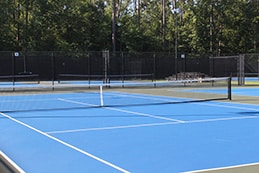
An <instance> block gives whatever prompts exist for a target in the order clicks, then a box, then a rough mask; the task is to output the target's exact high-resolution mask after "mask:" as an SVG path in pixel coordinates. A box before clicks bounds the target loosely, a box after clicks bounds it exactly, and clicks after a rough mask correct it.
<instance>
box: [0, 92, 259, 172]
mask: <svg viewBox="0 0 259 173" xmlns="http://www.w3.org/2000/svg"><path fill="white" fill-rule="evenodd" d="M239 91H240V92H241V91H242V89H238V90H235V89H234V90H233V94H235V93H236V92H239ZM249 91H250V90H249ZM251 93H253V94H252V95H254V93H257V95H256V96H259V95H258V89H257V90H251ZM248 95H250V93H248ZM103 96H104V100H103V101H104V104H109V103H110V102H111V101H113V102H115V103H118V104H121V103H123V105H125V106H107V107H100V106H98V105H100V99H99V93H91V94H88V93H80V92H78V93H73V94H72V93H57V94H43V95H30V96H24V95H19V94H17V96H8V95H6V96H1V97H0V99H1V100H0V107H1V110H2V112H1V113H0V133H1V135H0V150H1V151H3V152H4V153H5V154H6V155H7V156H8V157H9V158H10V159H12V160H13V161H14V162H15V163H16V164H17V165H18V166H19V167H20V168H21V169H22V170H24V171H25V172H27V173H47V172H62V173H72V172H85V173H88V172H89V173H115V172H124V173H126V172H132V173H178V172H188V171H195V170H204V169H214V168H222V167H230V166H239V165H244V164H253V163H259V140H258V139H259V133H258V131H259V125H258V124H259V105H258V104H241V103H234V102H231V101H226V102H218V101H208V102H192V103H182V104H152V103H153V102H154V100H155V101H157V100H161V101H171V100H181V99H180V98H172V97H165V96H155V95H146V94H127V93H124V92H107V93H104V95H103ZM115 96H116V97H115ZM258 100H259V99H258ZM25 101H26V102H25ZM14 102H15V104H13V103H14ZM143 102H145V103H148V104H146V105H137V104H138V103H143ZM132 103H136V105H135V106H134V105H132V106H130V104H132Z"/></svg>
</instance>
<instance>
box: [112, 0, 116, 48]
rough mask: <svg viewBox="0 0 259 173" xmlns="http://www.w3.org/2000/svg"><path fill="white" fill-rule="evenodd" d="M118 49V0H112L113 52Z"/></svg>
mask: <svg viewBox="0 0 259 173" xmlns="http://www.w3.org/2000/svg"><path fill="white" fill-rule="evenodd" d="M115 51H116V0H112V52H113V53H115Z"/></svg>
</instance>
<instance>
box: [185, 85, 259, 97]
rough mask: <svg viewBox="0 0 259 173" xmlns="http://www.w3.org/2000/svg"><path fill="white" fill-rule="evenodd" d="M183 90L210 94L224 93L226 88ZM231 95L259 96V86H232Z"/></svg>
mask: <svg viewBox="0 0 259 173" xmlns="http://www.w3.org/2000/svg"><path fill="white" fill-rule="evenodd" d="M184 92H195V93H210V94H226V93H227V92H228V91H227V89H195V90H184ZM232 94H233V95H239V96H255V97H257V96H259V87H254V88H249V87H245V88H240V87H238V88H234V87H233V88H232Z"/></svg>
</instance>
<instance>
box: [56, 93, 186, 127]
mask: <svg viewBox="0 0 259 173" xmlns="http://www.w3.org/2000/svg"><path fill="white" fill-rule="evenodd" d="M58 100H61V101H64V102H70V103H75V104H79V105H85V106H98V105H94V104H89V103H84V102H78V101H73V100H68V99H62V98H59V99H58ZM100 107H101V106H100ZM101 108H103V109H107V110H112V111H117V112H123V113H128V114H134V115H141V116H146V117H151V118H156V119H161V120H167V121H174V122H179V123H184V121H182V120H178V119H172V118H166V117H161V116H155V115H151V114H146V113H141V112H135V111H128V110H123V109H118V108H111V107H101Z"/></svg>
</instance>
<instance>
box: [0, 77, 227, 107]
mask: <svg viewBox="0 0 259 173" xmlns="http://www.w3.org/2000/svg"><path fill="white" fill-rule="evenodd" d="M12 87H13V88H12V89H10V88H8V87H2V88H1V89H0V112H19V111H44V110H65V109H84V108H99V107H120V106H144V105H161V104H176V103H188V102H201V101H210V100H227V99H231V78H208V79H199V80H179V81H154V82H135V83H132V82H124V83H109V84H102V83H101V84H91V85H89V84H60V83H58V82H57V83H43V82H41V83H40V84H37V85H36V84H35V85H19V86H12Z"/></svg>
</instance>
